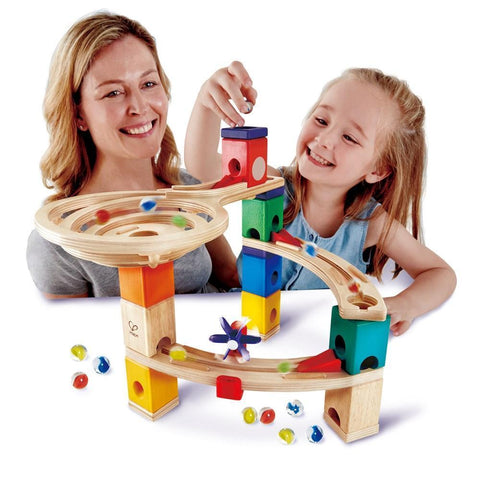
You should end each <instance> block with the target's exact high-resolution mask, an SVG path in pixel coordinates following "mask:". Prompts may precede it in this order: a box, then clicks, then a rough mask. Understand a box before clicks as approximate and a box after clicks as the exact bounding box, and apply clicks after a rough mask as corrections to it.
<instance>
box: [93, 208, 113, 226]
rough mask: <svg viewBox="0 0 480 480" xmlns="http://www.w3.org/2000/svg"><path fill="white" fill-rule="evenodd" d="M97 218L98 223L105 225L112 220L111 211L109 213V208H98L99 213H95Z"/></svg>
mask: <svg viewBox="0 0 480 480" xmlns="http://www.w3.org/2000/svg"><path fill="white" fill-rule="evenodd" d="M95 218H96V220H97V223H98V224H100V225H103V224H104V223H107V222H108V221H109V220H110V213H108V211H107V210H104V209H100V210H97V213H95Z"/></svg>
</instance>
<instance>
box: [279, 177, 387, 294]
mask: <svg viewBox="0 0 480 480" xmlns="http://www.w3.org/2000/svg"><path fill="white" fill-rule="evenodd" d="M280 172H281V173H282V176H283V173H284V171H283V169H281V170H280ZM285 189H286V190H290V191H293V185H292V184H291V183H290V182H288V181H287V180H285ZM287 205H288V198H287V195H285V201H284V208H285V207H286V206H287ZM379 205H380V204H379V203H378V202H377V201H376V200H375V199H373V198H371V199H370V200H369V202H368V203H367V205H366V206H365V209H364V210H363V212H362V213H361V215H360V218H368V217H370V215H372V213H373V212H374V210H375V209H376V208H377V207H378V206H379ZM368 224H369V222H368V220H345V221H344V222H343V223H342V225H341V226H340V227H339V229H338V230H337V231H336V232H335V234H334V235H333V236H331V237H327V238H324V237H321V236H320V235H319V234H318V233H317V232H316V231H315V230H314V229H313V228H312V227H311V226H310V225H309V224H308V222H307V221H306V219H305V217H304V216H303V211H302V209H300V211H299V213H298V215H297V216H296V217H295V219H294V220H293V222H292V223H290V224H289V225H287V226H286V227H285V230H287V231H288V232H289V233H290V234H291V235H293V236H294V237H299V238H301V239H303V240H306V241H308V242H313V243H315V244H316V245H317V246H318V247H320V248H323V249H325V250H328V251H329V252H331V253H334V254H336V255H338V256H339V257H342V258H343V259H345V260H347V261H348V262H350V263H351V264H352V265H354V266H355V267H357V268H358V269H359V270H360V271H361V272H363V273H365V272H366V269H367V266H368V262H367V261H365V260H364V258H363V250H364V245H365V238H366V236H367V230H368ZM282 263H283V265H282V286H281V288H282V290H310V289H317V288H328V286H327V285H326V283H325V282H324V281H323V280H321V279H320V278H318V277H317V276H316V275H315V274H314V273H312V272H311V271H310V270H308V269H306V268H304V267H302V265H299V264H298V263H296V262H293V261H291V260H288V259H286V258H283V260H282Z"/></svg>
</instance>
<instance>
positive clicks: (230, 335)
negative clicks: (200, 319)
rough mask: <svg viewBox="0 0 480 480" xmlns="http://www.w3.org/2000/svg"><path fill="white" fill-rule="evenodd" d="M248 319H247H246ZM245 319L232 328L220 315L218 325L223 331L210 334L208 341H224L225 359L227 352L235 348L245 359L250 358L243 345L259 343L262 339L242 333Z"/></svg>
mask: <svg viewBox="0 0 480 480" xmlns="http://www.w3.org/2000/svg"><path fill="white" fill-rule="evenodd" d="M247 321H248V320H247ZM247 321H245V322H244V323H243V324H241V326H240V328H238V329H237V328H232V326H231V325H230V324H229V323H228V322H227V321H226V320H225V318H224V317H220V325H221V326H222V328H223V331H224V332H225V334H223V333H219V334H215V335H211V336H210V341H211V342H213V343H226V344H227V350H226V352H225V355H224V357H223V359H224V360H225V359H226V358H227V357H228V354H229V353H230V352H231V351H232V350H237V351H238V352H240V354H241V355H242V358H243V359H244V360H245V361H248V360H250V354H249V353H248V350H247V348H246V346H245V345H247V344H255V343H259V342H260V341H261V340H262V339H261V338H260V337H257V336H255V335H245V334H243V333H242V330H243V329H244V327H245V325H246V324H247Z"/></svg>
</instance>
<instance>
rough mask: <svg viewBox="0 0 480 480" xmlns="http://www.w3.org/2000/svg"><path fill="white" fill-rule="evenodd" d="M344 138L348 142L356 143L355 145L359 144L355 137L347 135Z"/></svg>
mask: <svg viewBox="0 0 480 480" xmlns="http://www.w3.org/2000/svg"><path fill="white" fill-rule="evenodd" d="M343 138H344V139H345V140H346V141H347V142H350V143H354V144H356V145H358V142H357V141H356V140H355V139H354V138H353V137H351V136H350V135H348V134H345V135H344V136H343Z"/></svg>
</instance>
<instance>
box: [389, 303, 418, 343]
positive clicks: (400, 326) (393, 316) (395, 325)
mask: <svg viewBox="0 0 480 480" xmlns="http://www.w3.org/2000/svg"><path fill="white" fill-rule="evenodd" d="M384 301H385V304H386V306H387V312H388V314H389V315H390V330H391V332H392V334H393V335H395V336H399V335H402V334H403V333H405V332H406V331H407V330H408V329H409V328H410V325H411V324H412V322H413V320H414V318H413V315H412V314H410V313H409V311H408V305H405V304H404V303H405V302H403V301H402V299H401V298H399V297H398V296H396V297H388V298H384Z"/></svg>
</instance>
